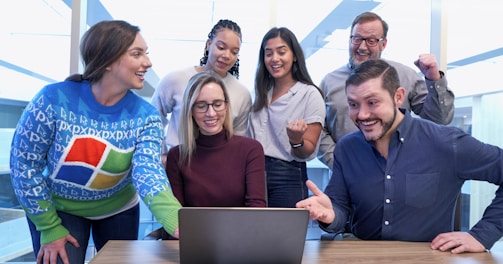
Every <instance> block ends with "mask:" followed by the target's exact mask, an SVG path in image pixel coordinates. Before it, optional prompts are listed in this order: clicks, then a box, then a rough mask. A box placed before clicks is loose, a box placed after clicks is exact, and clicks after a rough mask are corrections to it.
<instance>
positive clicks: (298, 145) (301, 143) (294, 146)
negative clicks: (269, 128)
mask: <svg viewBox="0 0 503 264" xmlns="http://www.w3.org/2000/svg"><path fill="white" fill-rule="evenodd" d="M290 146H292V148H302V146H304V139H303V140H302V142H300V143H297V144H292V142H290Z"/></svg>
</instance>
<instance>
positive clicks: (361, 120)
mask: <svg viewBox="0 0 503 264" xmlns="http://www.w3.org/2000/svg"><path fill="white" fill-rule="evenodd" d="M346 95H347V99H348V106H349V116H350V117H351V120H353V122H354V123H355V125H356V126H357V127H358V128H359V129H360V131H361V132H362V133H363V135H364V136H365V139H366V140H367V141H374V142H377V141H379V140H383V139H384V140H387V139H388V138H389V137H390V136H391V133H392V131H393V129H394V128H395V127H396V125H397V123H398V122H399V120H397V114H398V108H397V105H401V104H402V101H403V95H404V89H403V88H398V90H397V91H396V93H395V95H394V96H391V95H390V92H389V91H388V90H386V89H384V88H382V80H381V78H373V79H369V80H367V81H365V82H363V83H362V84H360V85H349V86H348V87H347V88H346Z"/></svg>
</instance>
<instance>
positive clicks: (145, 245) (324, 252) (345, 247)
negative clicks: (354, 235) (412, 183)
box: [89, 240, 503, 264]
mask: <svg viewBox="0 0 503 264" xmlns="http://www.w3.org/2000/svg"><path fill="white" fill-rule="evenodd" d="M429 246H430V243H422V242H421V243H416V242H397V241H361V240H358V241H344V240H342V241H319V240H308V241H306V244H305V247H304V257H303V259H302V263H305V264H317V263H320V264H321V263H336V264H337V263H401V264H407V263H442V264H443V263H456V264H468V263H469V264H474V263H503V242H498V243H497V244H496V245H495V246H494V247H493V249H492V250H491V252H489V253H463V254H451V253H450V252H440V251H437V250H432V249H430V247H429ZM179 262H180V256H179V244H178V241H176V240H175V241H173V240H171V241H170V240H164V241H152V240H136V241H121V240H113V241H109V242H108V243H107V244H106V245H105V246H104V247H103V248H102V249H101V250H100V252H98V253H97V254H96V256H95V257H94V258H93V259H91V261H90V262H89V263H90V264H111V263H120V264H128V263H131V264H133V263H134V264H137V263H148V264H156V263H179Z"/></svg>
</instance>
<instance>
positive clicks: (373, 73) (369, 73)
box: [346, 59, 400, 96]
mask: <svg viewBox="0 0 503 264" xmlns="http://www.w3.org/2000/svg"><path fill="white" fill-rule="evenodd" d="M375 78H381V79H382V82H381V83H382V87H383V88H384V89H385V90H387V91H388V92H389V93H390V95H391V96H394V94H395V92H396V90H397V89H398V87H400V79H399V78H398V73H397V71H396V69H395V68H394V67H393V66H391V65H389V64H388V63H387V62H386V61H384V60H383V59H370V60H367V61H365V62H363V63H361V64H360V65H358V66H356V68H355V69H354V70H353V71H352V72H351V74H350V75H349V78H348V79H347V80H346V90H347V88H348V86H349V85H360V84H362V83H364V82H366V81H368V80H370V79H375Z"/></svg>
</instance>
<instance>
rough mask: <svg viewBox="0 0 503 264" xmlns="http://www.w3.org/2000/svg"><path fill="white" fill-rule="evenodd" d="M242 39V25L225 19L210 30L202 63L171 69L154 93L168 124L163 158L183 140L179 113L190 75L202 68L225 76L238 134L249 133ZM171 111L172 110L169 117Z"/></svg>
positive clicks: (223, 77)
mask: <svg viewBox="0 0 503 264" xmlns="http://www.w3.org/2000/svg"><path fill="white" fill-rule="evenodd" d="M241 41H242V37H241V28H240V27H239V26H238V25H237V24H236V23H235V22H233V21H231V20H227V19H221V20H219V21H218V22H217V23H216V24H215V25H214V26H213V28H212V29H211V31H210V33H209V34H208V40H206V44H205V47H204V53H203V57H202V58H201V60H200V65H199V66H190V67H187V68H184V69H180V70H177V71H174V72H171V73H168V74H167V75H166V76H165V77H164V78H162V80H161V82H160V83H159V86H158V87H157V89H156V91H155V93H154V95H153V96H152V104H153V105H154V106H155V107H156V108H157V109H158V110H159V112H160V113H161V116H162V119H163V125H164V127H166V126H167V127H168V129H167V133H166V136H165V138H164V142H163V146H162V152H163V162H165V161H166V160H165V157H166V154H167V152H168V150H169V149H170V148H171V147H173V146H176V145H178V144H179V139H178V134H177V133H178V123H179V119H178V116H179V113H180V111H181V109H182V97H183V94H184V91H185V88H186V87H187V83H188V82H189V79H190V78H191V77H192V76H194V75H195V74H196V73H198V72H202V71H212V72H215V73H217V74H218V75H220V77H222V79H223V80H224V83H225V86H226V87H227V89H228V92H229V99H230V101H231V103H232V106H233V107H232V113H231V118H232V121H233V127H234V134H236V135H240V136H244V135H246V128H247V123H248V114H249V113H250V110H251V94H250V91H249V90H248V89H247V88H246V87H245V86H244V85H243V84H242V83H241V82H239V81H238V77H239V59H238V55H239V50H240V48H241ZM168 114H171V116H170V117H169V119H168V117H167V116H168Z"/></svg>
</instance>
